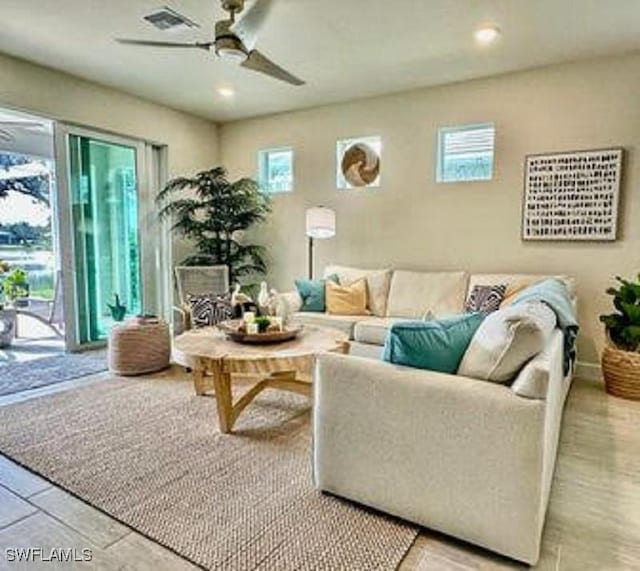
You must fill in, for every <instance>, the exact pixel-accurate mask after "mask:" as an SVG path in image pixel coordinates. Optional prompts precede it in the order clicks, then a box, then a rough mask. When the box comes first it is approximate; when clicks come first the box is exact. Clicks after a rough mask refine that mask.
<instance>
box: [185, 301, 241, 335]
mask: <svg viewBox="0 0 640 571" xmlns="http://www.w3.org/2000/svg"><path fill="white" fill-rule="evenodd" d="M188 301H189V311H190V313H191V324H192V325H193V326H194V327H209V326H211V325H216V324H217V323H220V322H221V321H226V320H228V319H231V318H233V317H234V316H235V311H234V308H233V305H232V304H231V296H230V295H229V294H225V295H214V294H204V295H190V296H189V297H188Z"/></svg>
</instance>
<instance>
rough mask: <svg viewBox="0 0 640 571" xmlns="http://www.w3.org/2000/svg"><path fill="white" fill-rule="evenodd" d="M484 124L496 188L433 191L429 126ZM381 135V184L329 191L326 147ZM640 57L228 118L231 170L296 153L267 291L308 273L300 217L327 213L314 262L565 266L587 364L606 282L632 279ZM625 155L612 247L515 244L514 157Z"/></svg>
mask: <svg viewBox="0 0 640 571" xmlns="http://www.w3.org/2000/svg"><path fill="white" fill-rule="evenodd" d="M484 121H493V122H495V124H496V130H497V135H496V136H497V139H496V163H495V176H494V180H493V181H490V182H475V183H466V184H436V183H435V153H436V151H435V143H436V130H437V127H438V126H442V125H456V124H464V123H473V122H484ZM376 134H379V135H381V136H382V138H383V153H382V186H381V188H380V189H376V190H369V191H362V190H360V191H357V190H351V191H336V189H335V143H336V139H338V138H342V137H350V136H360V135H376ZM639 143H640V53H635V54H630V55H627V56H624V57H616V58H606V59H599V60H593V61H587V62H579V63H574V64H564V65H558V66H554V67H548V68H544V69H539V70H533V71H528V72H522V73H514V74H509V75H504V76H500V77H495V78H490V79H483V80H476V81H470V82H464V83H458V84H453V85H448V86H443V87H436V88H428V89H423V90H419V91H412V92H407V93H403V94H398V95H393V96H385V97H378V98H373V99H367V100H361V101H355V102H351V103H345V104H339V105H331V106H326V107H321V108H316V109H311V110H307V111H300V112H292V113H287V114H280V115H274V116H270V117H266V118H259V119H253V120H247V121H239V122H235V123H230V124H227V125H224V126H223V127H222V128H221V131H220V146H221V156H222V162H223V164H224V165H225V166H227V167H228V168H229V169H230V171H231V174H232V175H233V176H238V175H255V173H256V162H257V159H256V154H257V151H258V149H260V148H265V147H269V146H281V145H292V146H293V147H294V148H295V153H296V154H295V191H294V192H293V193H292V194H290V195H280V196H277V197H276V198H275V200H274V214H273V216H272V221H271V223H270V225H269V227H268V229H267V231H266V233H265V234H264V236H265V238H264V239H265V241H266V242H267V244H268V246H269V248H270V251H271V258H272V263H271V268H272V280H273V282H274V285H275V286H276V287H278V288H289V287H291V284H292V280H293V279H294V278H295V277H297V276H302V275H304V274H305V272H306V265H305V263H306V262H305V259H306V258H305V256H306V250H305V237H304V210H305V208H306V207H308V206H312V205H316V204H324V205H327V206H331V207H333V208H335V209H336V211H337V219H338V222H337V224H338V233H337V236H336V238H334V239H332V240H329V241H325V242H319V243H318V245H317V249H316V254H317V258H316V259H317V262H318V267H319V268H322V267H323V266H324V265H325V264H326V263H328V262H330V261H332V262H340V263H346V264H358V265H363V266H372V267H381V266H387V265H393V266H395V267H398V268H418V269H431V270H443V269H444V270H446V269H458V268H464V269H466V270H468V271H472V272H484V271H508V272H536V273H538V272H540V273H555V272H566V273H571V274H573V275H575V276H576V277H577V279H578V283H579V288H578V291H579V295H580V300H579V303H580V321H581V325H582V331H583V333H582V336H581V339H580V342H579V349H580V360H581V361H584V362H591V363H595V362H597V361H598V350H599V347H600V346H601V343H602V328H601V326H600V324H599V322H598V319H597V316H598V315H599V314H600V313H601V312H603V311H606V310H608V308H609V301H608V299H607V297H606V296H605V295H604V294H603V291H604V289H605V288H606V287H607V285H608V284H609V282H610V280H611V278H612V276H613V275H616V274H622V275H628V276H630V275H633V274H634V272H638V271H640V164H639V163H638V160H637V154H636V153H637V147H638V144H639ZM608 146H622V147H624V148H625V149H626V151H627V152H626V157H625V159H626V164H625V167H624V184H623V194H622V203H621V206H622V209H621V210H622V214H621V217H620V232H619V235H620V239H619V240H618V241H617V242H614V243H553V244H549V243H534V242H522V241H521V240H520V218H521V204H522V188H523V163H524V157H525V155H527V154H529V153H542V152H551V151H562V150H576V149H589V148H600V147H608Z"/></svg>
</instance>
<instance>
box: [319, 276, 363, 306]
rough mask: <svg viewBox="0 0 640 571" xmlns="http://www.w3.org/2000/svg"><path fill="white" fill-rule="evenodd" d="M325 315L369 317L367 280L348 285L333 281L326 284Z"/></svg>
mask: <svg viewBox="0 0 640 571" xmlns="http://www.w3.org/2000/svg"><path fill="white" fill-rule="evenodd" d="M325 287H326V293H325V295H326V298H327V313H328V314H329V315H369V314H370V313H371V312H370V311H369V310H368V309H367V280H366V279H365V278H361V279H359V280H356V281H355V282H353V283H350V284H349V285H340V284H338V283H336V282H334V281H333V280H328V281H327V283H326V286H325Z"/></svg>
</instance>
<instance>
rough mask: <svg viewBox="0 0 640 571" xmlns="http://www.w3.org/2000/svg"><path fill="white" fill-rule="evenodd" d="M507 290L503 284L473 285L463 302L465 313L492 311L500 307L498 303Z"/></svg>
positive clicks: (486, 312)
mask: <svg viewBox="0 0 640 571" xmlns="http://www.w3.org/2000/svg"><path fill="white" fill-rule="evenodd" d="M506 292H507V286H506V285H505V284H500V285H475V286H473V289H472V290H471V293H470V294H469V297H468V298H467V302H466V303H465V304H464V310H465V311H466V312H467V313H473V312H478V311H479V312H480V313H484V314H488V313H492V312H494V311H496V310H498V309H500V304H501V303H502V300H503V299H504V295H505V293H506Z"/></svg>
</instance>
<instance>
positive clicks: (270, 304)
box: [258, 282, 280, 316]
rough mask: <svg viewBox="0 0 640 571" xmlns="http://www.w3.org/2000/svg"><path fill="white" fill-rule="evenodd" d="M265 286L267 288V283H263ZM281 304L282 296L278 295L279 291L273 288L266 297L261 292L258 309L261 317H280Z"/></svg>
mask: <svg viewBox="0 0 640 571" xmlns="http://www.w3.org/2000/svg"><path fill="white" fill-rule="evenodd" d="M262 283H263V284H264V286H265V289H266V286H267V283H266V282H262ZM279 303H280V296H279V295H278V291H277V290H276V289H274V288H271V289H270V290H268V291H267V292H266V295H264V293H263V292H262V289H261V291H260V295H259V296H258V309H259V310H260V315H268V316H275V315H278V307H279Z"/></svg>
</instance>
